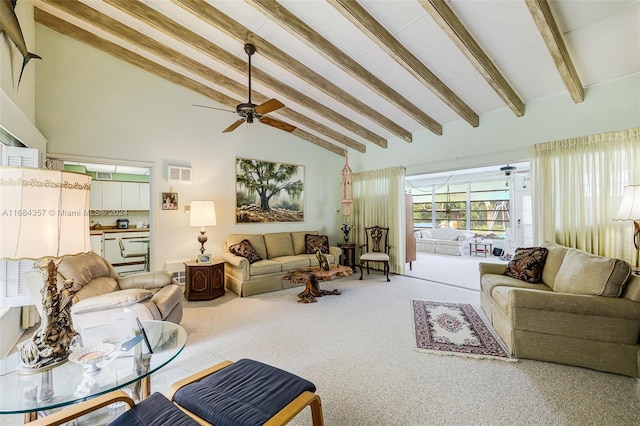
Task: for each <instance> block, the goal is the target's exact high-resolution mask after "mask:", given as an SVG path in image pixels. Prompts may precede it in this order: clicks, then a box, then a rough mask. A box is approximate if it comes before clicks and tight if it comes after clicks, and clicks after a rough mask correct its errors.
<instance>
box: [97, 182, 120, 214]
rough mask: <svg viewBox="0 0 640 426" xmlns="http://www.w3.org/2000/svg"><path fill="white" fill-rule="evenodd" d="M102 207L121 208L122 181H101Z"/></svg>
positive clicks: (106, 208)
mask: <svg viewBox="0 0 640 426" xmlns="http://www.w3.org/2000/svg"><path fill="white" fill-rule="evenodd" d="M102 209H103V210H121V209H122V182H113V181H103V182H102Z"/></svg>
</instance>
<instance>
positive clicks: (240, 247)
mask: <svg viewBox="0 0 640 426" xmlns="http://www.w3.org/2000/svg"><path fill="white" fill-rule="evenodd" d="M229 253H231V254H235V255H236V256H241V257H244V258H245V259H247V260H248V261H249V263H255V262H257V261H258V260H262V258H261V257H260V255H259V254H258V252H256V250H255V249H254V248H253V246H252V245H251V243H250V242H249V240H242V241H240V242H239V243H238V244H234V245H232V246H230V247H229Z"/></svg>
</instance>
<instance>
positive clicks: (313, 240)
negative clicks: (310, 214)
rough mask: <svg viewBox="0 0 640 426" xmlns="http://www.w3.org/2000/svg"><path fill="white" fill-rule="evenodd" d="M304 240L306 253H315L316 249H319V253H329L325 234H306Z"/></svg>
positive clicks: (327, 238) (327, 239)
mask: <svg viewBox="0 0 640 426" xmlns="http://www.w3.org/2000/svg"><path fill="white" fill-rule="evenodd" d="M304 241H305V246H306V248H307V251H306V253H308V254H315V252H316V250H317V249H320V253H322V254H329V237H327V236H326V235H312V234H307V235H305V236H304Z"/></svg>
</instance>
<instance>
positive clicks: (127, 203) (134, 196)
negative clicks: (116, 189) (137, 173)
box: [121, 182, 140, 210]
mask: <svg viewBox="0 0 640 426" xmlns="http://www.w3.org/2000/svg"><path fill="white" fill-rule="evenodd" d="M121 190H122V192H121V202H122V210H140V184H139V183H137V182H122V187H121Z"/></svg>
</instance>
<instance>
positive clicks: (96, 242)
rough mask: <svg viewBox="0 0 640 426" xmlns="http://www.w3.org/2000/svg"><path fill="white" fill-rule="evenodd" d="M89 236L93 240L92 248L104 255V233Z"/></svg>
mask: <svg viewBox="0 0 640 426" xmlns="http://www.w3.org/2000/svg"><path fill="white" fill-rule="evenodd" d="M92 190H93V188H92ZM89 238H90V240H91V250H92V251H93V252H94V253H96V254H99V255H100V256H102V235H101V234H100V235H91V236H90V237H89Z"/></svg>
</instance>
